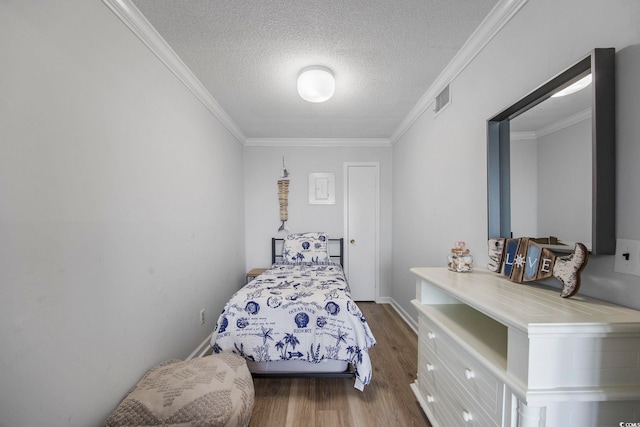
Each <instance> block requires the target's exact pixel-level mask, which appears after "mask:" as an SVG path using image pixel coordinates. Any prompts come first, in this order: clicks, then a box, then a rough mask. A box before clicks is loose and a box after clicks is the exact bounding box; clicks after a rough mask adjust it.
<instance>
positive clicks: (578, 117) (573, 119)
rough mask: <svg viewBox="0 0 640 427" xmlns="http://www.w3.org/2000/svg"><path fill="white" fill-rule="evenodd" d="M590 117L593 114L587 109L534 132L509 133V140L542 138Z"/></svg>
mask: <svg viewBox="0 0 640 427" xmlns="http://www.w3.org/2000/svg"><path fill="white" fill-rule="evenodd" d="M592 115H593V114H592V111H591V108H587V109H586V110H582V111H580V112H578V113H576V114H573V115H571V116H568V117H565V118H563V119H560V120H558V121H555V122H553V123H551V124H549V125H547V126H545V127H542V128H540V129H538V130H536V131H530V132H511V136H510V137H509V138H510V139H511V140H512V141H525V140H531V139H538V138H542V137H543V136H546V135H549V134H551V133H554V132H558V131H559V130H562V129H565V128H568V127H569V126H573V125H575V124H578V123H580V122H582V121H585V120H588V119H590V118H591V116H592Z"/></svg>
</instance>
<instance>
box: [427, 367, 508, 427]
mask: <svg viewBox="0 0 640 427" xmlns="http://www.w3.org/2000/svg"><path fill="white" fill-rule="evenodd" d="M436 375H437V388H438V391H437V394H436V398H435V399H434V404H435V405H436V408H437V411H438V415H439V417H440V419H441V420H443V422H442V425H445V426H452V427H453V426H461V427H470V426H476V427H496V426H500V425H501V422H502V417H497V418H496V417H494V416H492V415H491V414H488V413H486V412H485V411H484V409H483V408H482V406H481V405H480V403H478V402H477V401H476V400H475V399H474V398H473V397H472V396H471V395H469V394H468V393H467V392H466V390H464V389H463V388H462V387H461V385H460V383H459V382H458V381H457V380H456V379H455V378H454V377H453V375H451V373H450V372H448V371H446V370H445V371H444V372H443V370H440V371H438V372H437V374H436ZM445 420H446V421H445Z"/></svg>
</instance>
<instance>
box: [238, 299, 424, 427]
mask: <svg viewBox="0 0 640 427" xmlns="http://www.w3.org/2000/svg"><path fill="white" fill-rule="evenodd" d="M358 306H359V307H360V309H361V310H362V312H363V314H364V316H365V318H366V319H367V322H368V323H369V327H370V328H371V331H372V332H373V335H374V336H375V338H376V341H377V344H376V345H375V346H374V347H373V348H371V349H370V350H369V355H370V357H371V363H372V365H373V379H372V380H371V383H370V384H369V385H368V386H366V387H365V389H364V391H363V392H361V391H358V390H357V389H355V388H354V387H353V385H354V379H353V378H349V379H345V378H337V379H331V378H255V379H254V385H255V390H256V398H255V405H254V409H253V415H252V417H251V423H250V424H249V426H250V427H271V426H273V427H285V426H286V427H297V426H309V427H311V426H315V427H322V426H330V427H335V426H341V427H348V426H353V427H360V426H365V427H375V426H385V427H388V426H403V427H405V426H428V427H430V426H431V424H429V421H428V420H427V417H426V416H425V415H424V413H423V412H422V410H421V409H420V405H419V404H418V401H417V400H416V398H415V396H414V394H413V392H412V391H411V389H410V388H409V384H411V383H412V382H413V381H414V379H415V374H416V360H417V358H418V347H417V346H418V338H417V336H416V334H415V333H414V332H413V330H411V328H410V327H409V326H408V325H407V324H406V323H405V322H404V321H403V320H402V319H401V318H400V316H399V315H398V313H397V312H396V311H395V310H394V309H393V308H392V307H391V305H389V304H376V303H372V302H371V303H358Z"/></svg>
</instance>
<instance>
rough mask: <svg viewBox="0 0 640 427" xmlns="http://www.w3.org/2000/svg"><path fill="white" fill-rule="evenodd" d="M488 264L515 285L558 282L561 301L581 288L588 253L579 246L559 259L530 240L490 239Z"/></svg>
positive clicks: (522, 238)
mask: <svg viewBox="0 0 640 427" xmlns="http://www.w3.org/2000/svg"><path fill="white" fill-rule="evenodd" d="M489 259H490V261H489V264H488V265H487V268H488V269H489V270H490V271H493V272H494V273H500V272H501V271H502V274H504V275H505V276H507V277H508V278H509V280H511V281H512V282H516V283H525V282H531V281H534V280H545V279H549V278H551V277H555V278H556V279H558V280H559V281H560V282H561V283H562V285H563V288H562V292H561V293H560V296H561V297H562V298H568V297H570V296H573V295H575V294H576V293H577V292H578V289H580V272H581V271H582V269H584V267H585V266H586V265H587V261H588V260H589V251H588V250H587V247H586V246H585V245H583V244H582V243H576V247H575V250H574V251H573V253H571V254H569V255H566V256H556V255H555V254H554V253H553V252H552V251H551V250H550V249H547V248H545V247H543V246H541V245H539V244H537V243H535V242H533V241H532V240H530V239H529V238H528V237H521V238H519V239H489Z"/></svg>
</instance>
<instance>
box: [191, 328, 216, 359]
mask: <svg viewBox="0 0 640 427" xmlns="http://www.w3.org/2000/svg"><path fill="white" fill-rule="evenodd" d="M210 341H211V334H209V335H207V337H206V338H205V339H204V341H202V342H201V343H200V345H199V346H198V347H196V349H195V350H193V352H192V353H191V354H190V355H189V357H187V360H191V359H193V358H194V357H203V356H206V355H207V354H208V353H209V352H210V351H211V345H209V342H210Z"/></svg>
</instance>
